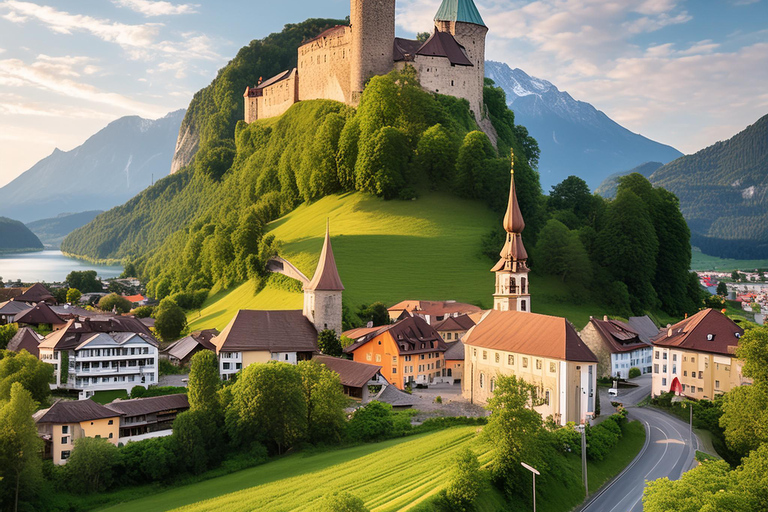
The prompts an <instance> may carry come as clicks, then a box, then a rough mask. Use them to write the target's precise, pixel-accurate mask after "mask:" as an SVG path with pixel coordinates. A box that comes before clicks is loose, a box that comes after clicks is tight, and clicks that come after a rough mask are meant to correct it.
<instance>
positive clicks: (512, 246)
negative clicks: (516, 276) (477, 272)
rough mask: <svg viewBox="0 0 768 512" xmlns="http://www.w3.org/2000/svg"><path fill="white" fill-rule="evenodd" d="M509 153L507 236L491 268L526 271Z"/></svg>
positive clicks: (495, 269)
mask: <svg viewBox="0 0 768 512" xmlns="http://www.w3.org/2000/svg"><path fill="white" fill-rule="evenodd" d="M510 154H511V157H512V159H511V169H510V174H511V178H510V183H509V202H508V203H507V211H506V212H505V213H504V221H503V226H504V231H506V232H507V238H506V241H505V242H504V247H502V249H501V252H500V253H499V255H500V256H501V259H500V260H499V261H498V263H496V265H495V266H494V267H493V268H492V269H491V271H492V272H497V271H499V270H512V271H513V272H518V271H527V266H526V264H525V260H527V259H528V252H526V250H525V246H523V238H522V235H521V233H522V231H523V229H525V221H524V220H523V214H522V213H521V212H520V205H519V204H518V202H517V193H516V192H515V154H514V152H513V151H510Z"/></svg>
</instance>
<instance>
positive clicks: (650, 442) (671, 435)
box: [581, 390, 698, 512]
mask: <svg viewBox="0 0 768 512" xmlns="http://www.w3.org/2000/svg"><path fill="white" fill-rule="evenodd" d="M638 391H639V390H638ZM628 411H629V418H630V419H632V420H638V421H640V422H642V423H643V425H645V432H646V439H645V445H644V446H643V448H642V449H641V450H640V454H639V455H638V456H637V458H635V460H634V461H633V462H632V463H630V465H629V466H627V467H626V468H625V469H624V471H623V472H622V473H620V474H619V476H618V477H616V478H615V479H614V480H613V481H611V482H609V483H608V484H607V485H605V486H603V487H602V488H601V489H600V490H599V491H597V492H596V493H595V494H594V495H593V496H592V497H591V498H590V499H589V501H587V503H586V504H585V505H584V506H583V507H582V508H581V511H582V512H630V511H631V512H638V511H640V510H643V502H642V501H643V490H644V489H645V483H646V481H650V480H656V479H657V478H663V477H668V478H669V479H670V480H677V479H678V478H680V475H681V474H682V473H683V472H685V471H687V470H688V469H690V468H691V467H692V465H693V460H694V456H695V454H696V448H697V447H698V439H697V438H696V436H695V434H694V436H693V439H691V438H690V437H689V435H688V424H687V423H685V422H683V421H680V420H679V419H677V418H674V417H672V416H669V415H667V414H664V413H663V412H660V411H657V410H655V409H651V408H637V407H629V408H628Z"/></svg>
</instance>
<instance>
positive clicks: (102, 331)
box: [38, 316, 159, 399]
mask: <svg viewBox="0 0 768 512" xmlns="http://www.w3.org/2000/svg"><path fill="white" fill-rule="evenodd" d="M158 345H159V344H158V342H157V340H156V339H155V338H154V337H153V336H152V333H151V332H150V331H149V329H148V328H147V327H146V326H144V324H142V323H141V322H140V321H139V320H138V319H136V318H134V317H128V316H112V317H93V318H83V319H81V318H77V319H72V320H70V321H68V322H67V324H66V325H65V326H64V327H63V328H61V329H59V330H58V331H54V332H52V333H51V334H49V335H48V336H46V337H45V339H44V340H43V341H42V342H41V343H40V345H39V346H38V348H39V350H40V360H41V361H43V362H46V363H49V364H52V365H53V373H54V379H55V380H54V383H52V384H51V388H52V389H55V388H64V389H77V390H79V391H80V398H81V399H85V398H90V397H91V396H93V394H94V393H95V392H96V391H101V390H115V389H123V390H125V391H126V392H130V390H131V388H133V387H134V386H144V387H148V386H150V385H153V384H157V378H158Z"/></svg>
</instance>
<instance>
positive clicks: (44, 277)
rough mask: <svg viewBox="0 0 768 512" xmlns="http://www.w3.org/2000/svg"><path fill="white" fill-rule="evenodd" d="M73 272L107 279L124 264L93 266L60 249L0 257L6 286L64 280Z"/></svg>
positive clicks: (0, 275) (0, 267)
mask: <svg viewBox="0 0 768 512" xmlns="http://www.w3.org/2000/svg"><path fill="white" fill-rule="evenodd" d="M73 270H95V271H96V273H97V275H98V276H99V277H100V278H102V279H106V278H109V277H117V276H119V275H120V274H121V273H122V272H123V267H122V265H94V264H93V263H88V262H87V261H82V260H77V259H74V258H68V257H66V256H64V255H63V254H62V253H61V251H59V250H52V251H39V252H24V253H17V254H6V255H0V277H2V278H3V281H4V282H6V283H9V282H14V281H16V280H17V279H20V280H21V281H22V282H23V283H35V282H38V281H45V282H47V283H54V282H60V281H64V279H65V278H66V277H67V274H69V273H70V272H72V271H73Z"/></svg>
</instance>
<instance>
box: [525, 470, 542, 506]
mask: <svg viewBox="0 0 768 512" xmlns="http://www.w3.org/2000/svg"><path fill="white" fill-rule="evenodd" d="M520 464H521V465H522V466H523V467H524V468H525V469H527V470H528V471H530V472H531V473H533V512H536V475H541V473H539V472H538V471H537V470H536V468H534V467H533V466H529V465H528V464H526V463H525V462H521V463H520Z"/></svg>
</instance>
